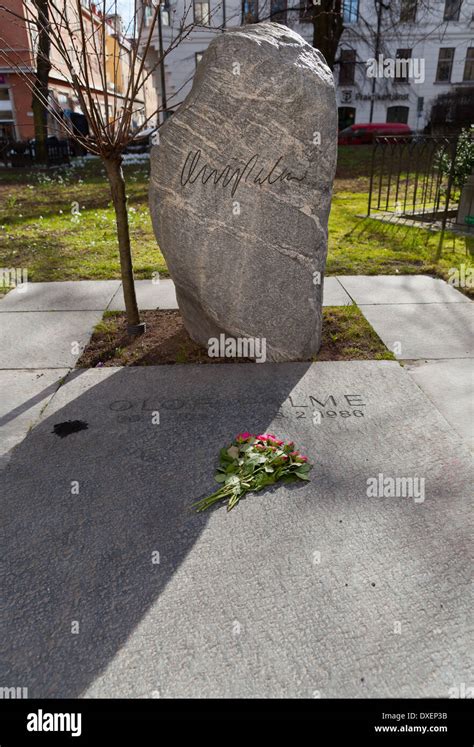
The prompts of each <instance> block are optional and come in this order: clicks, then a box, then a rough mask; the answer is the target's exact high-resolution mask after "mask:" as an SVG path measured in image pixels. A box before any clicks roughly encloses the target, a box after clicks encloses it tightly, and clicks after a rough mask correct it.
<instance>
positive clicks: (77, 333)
mask: <svg viewBox="0 0 474 747" xmlns="http://www.w3.org/2000/svg"><path fill="white" fill-rule="evenodd" d="M101 319H102V312H100V311H15V312H10V311H7V312H4V313H3V314H0V369H2V368H68V367H72V366H74V365H75V363H76V361H77V359H78V358H79V356H80V354H81V352H82V349H83V347H84V346H85V345H86V344H87V343H88V341H89V339H90V336H91V334H92V331H93V328H94V326H95V325H96V324H97V322H99V321H100V320H101ZM74 344H77V347H74V346H73V345H74Z"/></svg>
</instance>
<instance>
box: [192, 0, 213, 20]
mask: <svg viewBox="0 0 474 747" xmlns="http://www.w3.org/2000/svg"><path fill="white" fill-rule="evenodd" d="M194 23H197V25H198V26H210V25H211V18H210V11H209V2H201V0H194Z"/></svg>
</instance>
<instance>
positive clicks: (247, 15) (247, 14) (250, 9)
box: [242, 0, 258, 23]
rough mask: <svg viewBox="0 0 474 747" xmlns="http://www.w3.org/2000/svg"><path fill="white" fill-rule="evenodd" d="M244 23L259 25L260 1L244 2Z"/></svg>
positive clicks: (247, 0)
mask: <svg viewBox="0 0 474 747" xmlns="http://www.w3.org/2000/svg"><path fill="white" fill-rule="evenodd" d="M242 7H243V10H242V12H243V17H244V20H243V22H244V23H258V0H244V4H243V6H242Z"/></svg>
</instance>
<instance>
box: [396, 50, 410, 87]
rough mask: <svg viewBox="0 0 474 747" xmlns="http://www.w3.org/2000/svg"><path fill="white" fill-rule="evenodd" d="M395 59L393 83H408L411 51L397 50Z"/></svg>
mask: <svg viewBox="0 0 474 747" xmlns="http://www.w3.org/2000/svg"><path fill="white" fill-rule="evenodd" d="M395 57H396V60H395V83H408V73H409V69H410V67H409V62H408V60H409V59H410V58H411V49H397V54H396V55H395Z"/></svg>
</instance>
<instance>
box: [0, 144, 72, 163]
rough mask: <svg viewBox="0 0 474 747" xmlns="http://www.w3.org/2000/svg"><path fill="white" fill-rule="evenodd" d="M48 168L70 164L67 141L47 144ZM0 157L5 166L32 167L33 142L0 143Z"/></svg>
mask: <svg viewBox="0 0 474 747" xmlns="http://www.w3.org/2000/svg"><path fill="white" fill-rule="evenodd" d="M47 150H48V166H59V165H61V164H65V163H69V161H70V155H71V149H70V145H69V142H68V141H67V140H57V139H54V140H53V141H52V142H48V143H47ZM0 157H1V158H2V160H3V161H4V163H5V165H10V166H13V167H24V166H32V165H33V164H34V163H35V146H34V142H32V141H19V142H6V141H5V142H0Z"/></svg>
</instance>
